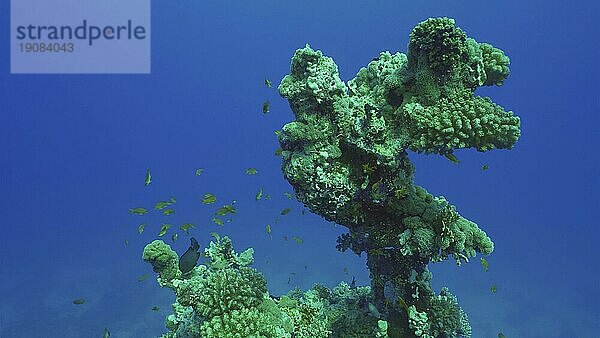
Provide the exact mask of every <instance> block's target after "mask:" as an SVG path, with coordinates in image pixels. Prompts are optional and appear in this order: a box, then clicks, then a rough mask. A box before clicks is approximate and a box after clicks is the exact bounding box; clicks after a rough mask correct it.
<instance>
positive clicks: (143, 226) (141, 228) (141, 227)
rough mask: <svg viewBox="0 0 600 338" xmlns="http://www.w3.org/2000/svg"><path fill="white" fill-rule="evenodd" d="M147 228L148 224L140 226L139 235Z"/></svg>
mask: <svg viewBox="0 0 600 338" xmlns="http://www.w3.org/2000/svg"><path fill="white" fill-rule="evenodd" d="M145 227H146V223H142V224H140V226H139V227H138V234H140V235H141V234H142V232H144V228H145Z"/></svg>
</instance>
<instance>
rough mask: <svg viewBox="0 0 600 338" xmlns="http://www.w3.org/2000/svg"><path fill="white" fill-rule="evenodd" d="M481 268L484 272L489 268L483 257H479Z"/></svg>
mask: <svg viewBox="0 0 600 338" xmlns="http://www.w3.org/2000/svg"><path fill="white" fill-rule="evenodd" d="M481 266H483V271H485V272H487V271H488V268H489V265H488V261H487V260H486V259H485V258H483V257H481Z"/></svg>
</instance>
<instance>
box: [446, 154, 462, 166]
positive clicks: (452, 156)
mask: <svg viewBox="0 0 600 338" xmlns="http://www.w3.org/2000/svg"><path fill="white" fill-rule="evenodd" d="M444 157H445V158H447V159H448V160H449V161H450V162H452V163H456V164H458V163H460V161H459V159H458V158H456V156H455V155H454V154H452V153H448V154H444Z"/></svg>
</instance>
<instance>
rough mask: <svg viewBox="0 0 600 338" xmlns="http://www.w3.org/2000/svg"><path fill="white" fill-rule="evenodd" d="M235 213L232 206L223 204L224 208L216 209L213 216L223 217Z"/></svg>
mask: <svg viewBox="0 0 600 338" xmlns="http://www.w3.org/2000/svg"><path fill="white" fill-rule="evenodd" d="M236 212H237V211H236V210H235V207H234V206H233V205H232V204H225V205H224V206H222V207H220V208H219V209H217V211H216V212H215V215H217V216H225V215H227V214H235V213H236Z"/></svg>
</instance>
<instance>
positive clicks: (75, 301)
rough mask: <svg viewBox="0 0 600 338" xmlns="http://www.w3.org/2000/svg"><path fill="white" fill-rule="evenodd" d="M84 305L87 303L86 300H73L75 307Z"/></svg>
mask: <svg viewBox="0 0 600 338" xmlns="http://www.w3.org/2000/svg"><path fill="white" fill-rule="evenodd" d="M83 303H85V299H84V298H77V299H74V300H73V304H75V305H81V304H83Z"/></svg>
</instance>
